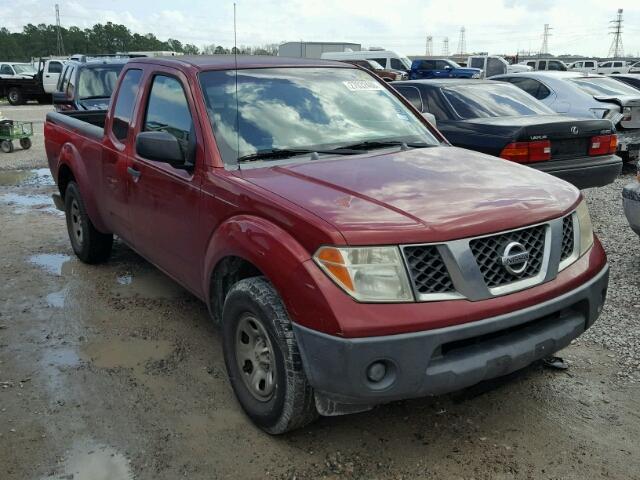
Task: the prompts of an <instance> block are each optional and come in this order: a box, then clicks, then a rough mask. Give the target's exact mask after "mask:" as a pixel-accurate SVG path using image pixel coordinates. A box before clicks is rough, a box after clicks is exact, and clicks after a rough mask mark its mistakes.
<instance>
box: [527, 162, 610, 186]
mask: <svg viewBox="0 0 640 480" xmlns="http://www.w3.org/2000/svg"><path fill="white" fill-rule="evenodd" d="M531 166H532V167H534V168H535V169H537V170H540V171H542V172H545V173H549V174H551V175H553V176H555V177H558V178H561V179H562V180H565V181H567V182H569V183H571V184H573V185H575V186H576V187H577V188H580V189H583V188H592V187H602V186H604V185H608V184H610V183H611V182H613V181H614V180H615V179H616V178H618V176H619V175H620V172H621V171H622V159H621V158H620V157H618V156H616V155H603V156H601V157H580V158H572V159H569V160H552V161H549V162H541V163H537V164H536V163H534V164H531Z"/></svg>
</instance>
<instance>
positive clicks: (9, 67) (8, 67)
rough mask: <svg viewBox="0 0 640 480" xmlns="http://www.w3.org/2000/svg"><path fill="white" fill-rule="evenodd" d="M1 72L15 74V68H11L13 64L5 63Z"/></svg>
mask: <svg viewBox="0 0 640 480" xmlns="http://www.w3.org/2000/svg"><path fill="white" fill-rule="evenodd" d="M0 74H2V75H13V70H12V69H11V65H7V64H6V63H3V64H2V66H1V67H0Z"/></svg>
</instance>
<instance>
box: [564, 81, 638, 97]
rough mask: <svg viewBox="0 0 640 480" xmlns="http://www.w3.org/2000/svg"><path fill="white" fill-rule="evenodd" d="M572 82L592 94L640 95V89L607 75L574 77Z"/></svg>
mask: <svg viewBox="0 0 640 480" xmlns="http://www.w3.org/2000/svg"><path fill="white" fill-rule="evenodd" d="M570 81H571V82H573V83H575V84H576V85H578V87H580V88H581V89H582V90H584V91H585V92H587V93H588V94H590V95H594V96H598V95H631V96H634V97H640V91H638V90H637V89H635V88H633V87H629V86H627V85H626V84H624V83H622V82H620V81H619V80H613V79H611V78H606V77H602V78H600V77H597V78H595V77H593V78H589V77H587V78H572V79H571V80H570Z"/></svg>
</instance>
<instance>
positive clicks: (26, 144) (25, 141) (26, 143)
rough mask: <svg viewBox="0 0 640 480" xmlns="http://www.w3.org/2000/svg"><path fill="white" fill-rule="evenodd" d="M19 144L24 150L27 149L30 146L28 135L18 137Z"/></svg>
mask: <svg viewBox="0 0 640 480" xmlns="http://www.w3.org/2000/svg"><path fill="white" fill-rule="evenodd" d="M20 146H21V147H22V148H23V149H24V150H29V149H30V148H31V139H30V138H29V137H25V138H21V139H20Z"/></svg>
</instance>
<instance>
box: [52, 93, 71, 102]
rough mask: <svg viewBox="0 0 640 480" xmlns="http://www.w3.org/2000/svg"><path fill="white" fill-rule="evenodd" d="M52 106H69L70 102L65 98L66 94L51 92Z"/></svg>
mask: <svg viewBox="0 0 640 480" xmlns="http://www.w3.org/2000/svg"><path fill="white" fill-rule="evenodd" d="M51 97H52V99H53V104H54V105H69V104H70V103H71V100H69V98H68V97H67V94H66V93H64V92H53V93H52V94H51Z"/></svg>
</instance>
